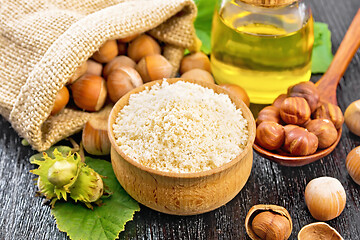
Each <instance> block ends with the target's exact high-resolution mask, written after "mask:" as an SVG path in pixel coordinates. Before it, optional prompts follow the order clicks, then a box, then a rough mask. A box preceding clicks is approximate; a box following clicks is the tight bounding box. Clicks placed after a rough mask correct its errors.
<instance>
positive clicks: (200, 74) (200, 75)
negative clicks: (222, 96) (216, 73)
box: [181, 68, 215, 83]
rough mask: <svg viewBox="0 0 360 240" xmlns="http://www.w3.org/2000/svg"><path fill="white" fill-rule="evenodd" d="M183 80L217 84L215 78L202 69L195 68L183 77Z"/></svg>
mask: <svg viewBox="0 0 360 240" xmlns="http://www.w3.org/2000/svg"><path fill="white" fill-rule="evenodd" d="M181 78H186V79H194V80H200V81H205V82H208V83H215V80H214V78H213V76H212V75H211V74H210V73H209V72H208V71H205V70H203V69H200V68H194V69H191V70H190V71H187V72H185V73H183V74H182V75H181Z"/></svg>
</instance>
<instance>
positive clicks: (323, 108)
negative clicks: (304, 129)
mask: <svg viewBox="0 0 360 240" xmlns="http://www.w3.org/2000/svg"><path fill="white" fill-rule="evenodd" d="M313 118H326V119H329V120H330V121H332V122H333V123H334V125H335V127H336V129H340V128H341V126H342V124H343V123H344V115H343V114H342V112H341V109H340V108H339V106H336V105H334V104H332V103H323V104H322V105H320V107H318V108H317V109H316V110H315V112H314V113H313Z"/></svg>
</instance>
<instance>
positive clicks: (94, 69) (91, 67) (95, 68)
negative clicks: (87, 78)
mask: <svg viewBox="0 0 360 240" xmlns="http://www.w3.org/2000/svg"><path fill="white" fill-rule="evenodd" d="M87 65H88V68H87V70H86V73H87V74H91V75H98V76H101V73H102V71H103V66H102V64H101V63H98V62H95V61H93V60H87Z"/></svg>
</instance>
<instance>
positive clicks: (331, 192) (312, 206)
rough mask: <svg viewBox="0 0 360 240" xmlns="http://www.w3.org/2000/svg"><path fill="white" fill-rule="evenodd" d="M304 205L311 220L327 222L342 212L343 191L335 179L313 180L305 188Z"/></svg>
mask: <svg viewBox="0 0 360 240" xmlns="http://www.w3.org/2000/svg"><path fill="white" fill-rule="evenodd" d="M305 203H306V206H307V207H308V209H309V211H310V213H311V215H312V216H313V218H315V219H317V220H320V221H329V220H331V219H334V218H336V217H337V216H339V215H340V214H341V212H342V211H343V210H344V208H345V204H346V193H345V189H344V187H343V186H342V185H341V183H340V181H339V180H337V179H336V178H332V177H319V178H315V179H313V180H311V181H310V182H309V183H308V184H307V186H306V188H305Z"/></svg>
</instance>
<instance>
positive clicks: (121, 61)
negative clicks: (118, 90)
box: [103, 55, 136, 78]
mask: <svg viewBox="0 0 360 240" xmlns="http://www.w3.org/2000/svg"><path fill="white" fill-rule="evenodd" d="M122 66H127V67H131V68H135V66H136V62H134V60H132V59H131V58H129V57H127V56H124V55H122V56H117V57H115V58H114V59H113V60H111V61H110V62H108V63H107V64H106V65H105V67H104V70H103V76H104V78H107V77H108V75H109V74H110V73H111V72H112V71H113V70H115V69H117V68H119V67H122Z"/></svg>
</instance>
